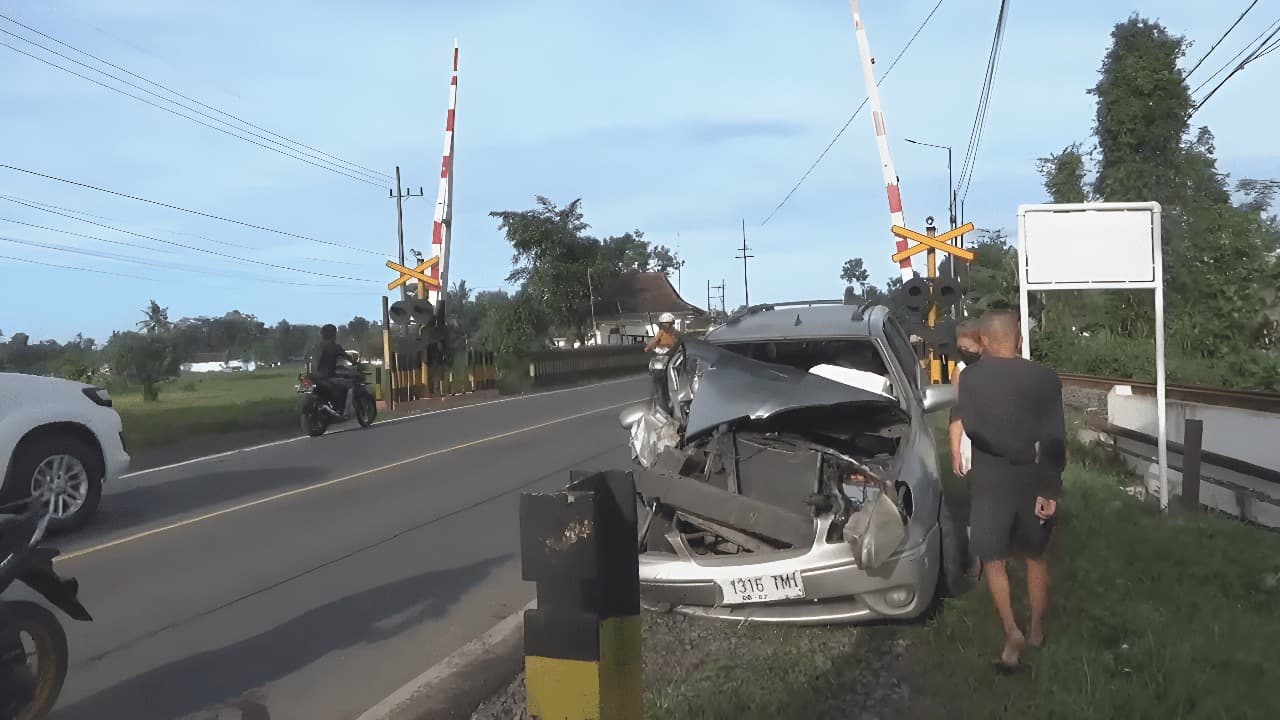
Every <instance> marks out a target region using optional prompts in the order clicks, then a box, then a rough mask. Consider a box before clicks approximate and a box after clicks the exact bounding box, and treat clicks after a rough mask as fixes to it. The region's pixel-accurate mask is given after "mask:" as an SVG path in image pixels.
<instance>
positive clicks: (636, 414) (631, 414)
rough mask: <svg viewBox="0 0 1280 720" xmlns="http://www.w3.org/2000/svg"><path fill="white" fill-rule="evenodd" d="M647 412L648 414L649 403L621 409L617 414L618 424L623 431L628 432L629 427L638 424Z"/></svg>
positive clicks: (640, 403) (639, 403)
mask: <svg viewBox="0 0 1280 720" xmlns="http://www.w3.org/2000/svg"><path fill="white" fill-rule="evenodd" d="M647 412H649V403H648V402H647V401H646V402H638V403H635V404H633V405H628V406H626V407H625V408H623V409H622V412H620V413H618V424H619V425H621V426H622V429H623V430H630V429H631V426H632V425H635V424H636V423H638V422H640V418H642V417H644V415H645V413H647Z"/></svg>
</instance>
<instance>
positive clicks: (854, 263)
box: [840, 258, 871, 299]
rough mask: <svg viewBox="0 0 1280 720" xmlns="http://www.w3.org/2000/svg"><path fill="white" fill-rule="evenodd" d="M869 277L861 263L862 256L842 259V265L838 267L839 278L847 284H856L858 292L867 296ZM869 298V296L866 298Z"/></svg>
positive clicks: (869, 274)
mask: <svg viewBox="0 0 1280 720" xmlns="http://www.w3.org/2000/svg"><path fill="white" fill-rule="evenodd" d="M870 277H871V273H869V272H867V268H866V267H865V266H864V265H863V262H862V258H850V259H849V260H845V261H844V265H843V266H842V267H841V268H840V279H841V280H843V281H845V284H847V285H854V284H857V286H858V290H859V294H860V295H862V297H864V298H866V297H867V280H868V279H869V278H870ZM867 299H870V298H867Z"/></svg>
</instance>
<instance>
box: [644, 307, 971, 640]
mask: <svg viewBox="0 0 1280 720" xmlns="http://www.w3.org/2000/svg"><path fill="white" fill-rule="evenodd" d="M839 343H846V344H850V346H857V344H858V343H866V344H869V345H870V346H871V347H874V348H875V351H876V353H878V354H879V357H880V359H881V360H882V361H883V368H884V369H885V370H886V373H885V379H886V380H887V381H888V384H889V386H891V387H892V393H891V394H892V397H884V396H880V395H876V394H875V393H871V392H868V391H866V390H862V389H857V388H853V387H849V386H847V385H842V384H840V383H837V382H835V381H834V380H830V379H827V378H825V377H819V376H818V375H815V374H812V373H809V372H807V370H806V369H804V368H802V367H801V368H797V367H795V366H794V365H793V366H791V367H784V366H782V365H779V364H774V363H766V362H760V361H758V360H754V359H751V358H749V357H744V356H743V354H744V353H745V352H746V351H745V350H744V348H760V347H768V346H773V347H778V346H782V347H788V348H796V347H799V348H802V350H801V351H800V356H803V352H806V351H807V350H804V349H807V348H809V347H814V348H826V347H828V346H830V347H835V346H837V344H839ZM779 344H781V345H779ZM685 350H686V352H687V355H688V358H691V359H692V361H688V358H686V361H687V364H688V366H689V371H688V373H687V375H686V377H689V378H690V379H689V382H688V385H689V392H687V393H685V395H684V397H685V398H687V401H686V402H684V403H682V404H679V403H678V404H677V405H676V407H674V408H668V409H667V412H663V411H662V410H661V409H657V408H654V407H652V406H651V407H649V408H648V409H647V410H645V411H642V409H641V408H629V409H628V410H627V411H624V413H623V417H622V422H623V424H624V425H626V426H629V427H630V429H631V431H632V439H633V447H635V446H636V444H637V441H638V440H640V441H643V440H645V439H646V438H644V437H638V436H643V435H645V433H644V431H643V430H642V426H643V425H644V424H645V422H646V420H647V421H648V426H649V427H664V428H666V429H667V432H666V433H665V434H664V435H663V437H665V438H667V441H666V442H663V441H662V440H657V441H655V440H654V437H653V436H651V437H648V438H647V439H648V440H649V441H651V444H652V445H656V452H655V449H654V447H649V448H648V452H647V457H646V458H644V460H645V461H642V462H640V463H639V464H640V465H641V467H639V468H638V470H637V472H636V477H637V488H638V490H639V493H640V502H641V503H642V505H644V508H642V509H641V511H640V523H641V525H642V530H641V535H642V537H641V543H642V552H641V554H640V559H639V566H640V583H641V596H642V601H643V603H644V604H645V606H646V607H648V608H650V609H657V610H671V611H676V612H682V613H686V614H692V615H704V616H711V617H717V618H724V619H732V620H750V621H759V622H786V623H801V624H828V623H845V622H857V621H866V620H872V619H885V618H911V617H916V616H919V615H920V614H922V613H923V612H924V611H925V610H926V609H927V608H928V606H929V605H930V604H931V602H932V600H933V598H934V596H935V593H936V592H937V591H938V589H939V588H938V582H939V579H940V573H942V572H943V566H944V559H945V560H947V561H948V563H950V566H951V567H957V565H956V562H958V560H959V559H958V558H954V557H950V555H951V554H954V550H953V549H948V550H947V554H948V557H946V558H944V549H943V546H944V545H948V546H952V547H954V543H953V542H951V541H949V540H948V541H946V542H944V535H947V534H949V533H953V532H954V531H953V530H952V529H951V528H950V525H949V519H948V516H947V515H946V512H945V508H944V505H943V503H942V491H941V485H940V477H939V469H938V459H937V448H936V445H935V440H934V436H933V433H932V432H931V431H930V428H929V425H928V422H927V419H926V416H927V413H928V412H931V411H934V410H938V409H942V408H945V407H948V406H950V405H951V404H953V403H954V397H955V396H954V391H953V388H951V387H950V386H933V387H922V386H921V378H920V375H921V373H920V366H919V363H918V362H917V361H916V360H915V355H914V352H913V351H912V350H911V347H910V345H909V342H908V339H907V336H906V334H905V333H903V332H902V330H901V328H900V327H899V326H898V324H897V323H896V322H895V321H893V320H892V319H891V317H890V315H889V312H888V310H887V309H886V308H884V307H881V306H873V307H864V308H854V307H852V306H849V305H842V304H822V305H818V304H814V305H809V306H798V307H797V306H786V307H784V306H763V307H756V308H752V309H750V310H748V311H746V312H743V313H740V314H739V315H736V316H735V317H733V318H731V319H730V321H728V322H727V323H726V324H724V325H722V326H720V327H718V328H716V329H714V330H712V331H711V332H710V333H708V335H707V337H706V344H702V343H699V342H696V341H689V342H687V343H686V347H685ZM789 418H794V419H789ZM823 418H825V419H823ZM830 418H851V419H852V420H851V421H857V420H858V419H859V418H863V419H867V421H868V422H871V423H872V424H873V425H874V424H876V423H885V427H886V428H891V429H892V431H893V432H889V433H888V434H889V435H890V436H891V437H893V438H894V440H895V441H896V451H895V452H893V454H892V457H884V456H883V454H881V456H877V457H875V458H872V457H866V458H858V457H851V456H850V455H848V454H846V453H844V452H843V451H841V450H838V449H836V448H835V445H831V446H824V445H823V444H821V443H816V444H815V443H810V442H809V441H808V440H807V439H806V437H807V436H810V435H811V434H812V431H813V430H814V428H817V427H818V426H820V425H821V424H822V423H824V422H827V423H830V422H833V421H832V420H831V419H830ZM874 418H881V419H880V420H874V422H873V419H874ZM841 422H843V421H841ZM788 423H791V425H790V426H789V425H788ZM672 425H675V426H678V427H679V429H680V438H679V442H678V443H677V442H674V438H672V437H671V432H670V430H671V426H672ZM886 432H887V431H886ZM711 433H720V434H724V435H725V436H729V437H731V439H730V440H727V441H723V440H720V439H716V440H708V437H709V435H710V434H711ZM718 442H729V443H731V444H732V445H733V447H734V448H740V447H742V446H743V445H744V444H745V445H746V446H748V447H749V449H750V451H751V452H753V453H754V455H751V457H749V458H747V459H745V460H744V459H743V457H742V452H743V451H741V450H739V449H734V450H732V451H729V452H730V454H731V455H732V464H733V465H734V468H735V469H734V470H733V471H730V470H729V469H728V467H727V465H726V464H725V463H728V462H729V461H728V460H723V461H722V462H721V466H722V467H721V469H723V470H724V472H725V474H726V475H728V476H731V477H732V480H730V481H729V485H728V486H727V489H726V488H725V487H709V486H708V483H707V482H704V481H705V480H706V479H707V478H709V477H710V476H711V470H710V468H711V467H713V466H715V462H716V461H715V460H714V459H710V458H712V457H713V456H715V454H716V452H718V451H717V450H716V449H715V448H714V447H711V446H713V445H715V444H716V443H718ZM708 448H710V449H708ZM771 451H773V452H772V455H773V456H776V457H773V458H772V459H768V458H767V459H764V460H759V461H758V462H764V463H771V464H770V465H765V466H764V467H766V468H769V469H767V470H765V471H764V475H765V476H766V477H767V478H773V479H776V481H777V482H776V484H771V483H769V482H767V481H766V482H763V483H762V482H761V478H760V473H756V475H757V477H756V478H755V479H754V480H753V483H754V488H756V489H755V490H752V491H748V490H747V489H746V488H745V487H744V486H742V485H740V484H739V480H740V479H745V477H746V474H744V473H743V471H742V468H743V467H746V465H744V463H749V462H752V461H756V458H759V457H763V456H765V455H770V454H771ZM655 455H656V456H658V457H659V459H658V460H657V461H655V460H654V457H655ZM704 457H706V458H708V459H707V460H706V462H705V467H704V465H703V464H699V463H701V461H702V458H704ZM815 457H817V458H818V459H817V461H816V462H817V465H816V469H815V472H814V479H815V480H816V481H817V487H818V490H819V492H818V493H816V494H815V495H813V496H812V497H817V496H818V495H821V494H822V493H823V488H826V499H825V500H816V501H815V502H817V503H818V505H822V504H823V503H824V502H826V503H828V504H830V503H834V508H833V507H816V506H815V508H814V510H813V512H812V513H811V515H810V516H809V518H808V521H809V522H810V523H811V529H809V530H807V531H805V532H804V534H803V537H801V536H800V535H799V532H800V530H801V529H802V526H800V525H799V523H802V522H804V517H803V515H802V514H801V513H799V512H797V511H796V510H795V508H794V505H793V504H792V500H791V498H790V497H789V496H788V494H787V492H788V491H787V490H786V488H787V487H788V486H789V485H790V486H794V487H795V488H805V487H807V484H808V483H809V480H808V479H807V476H805V477H800V476H798V475H796V476H790V477H789V476H788V475H790V474H791V473H790V471H788V470H786V468H791V467H795V468H807V467H810V466H811V465H812V464H813V462H814V458H815ZM637 459H640V458H637ZM796 462H798V463H800V464H799V465H795V463H796ZM831 462H835V463H839V464H840V468H842V470H839V471H832V470H829V466H828V463H831ZM788 463H791V464H788ZM775 467H776V468H782V470H781V471H779V472H774V471H773V470H772V468H775ZM681 468H683V469H681ZM691 468H692V469H691ZM850 469H853V470H852V471H853V472H854V476H853V477H858V478H860V479H861V481H860V482H859V484H858V485H857V486H856V487H855V486H850V485H835V484H833V483H832V482H830V481H829V480H824V478H829V477H831V476H832V475H831V473H832V472H840V473H843V472H848V471H849V470H850ZM806 472H807V471H806ZM770 473H773V474H772V475H770ZM699 475H701V477H699ZM836 477H843V475H840V474H837V475H836ZM868 478H871V479H873V480H874V482H872V481H871V480H868ZM837 488H838V489H837ZM859 491H861V493H862V495H861V497H857V493H858V492H859ZM751 492H754V493H755V496H754V497H747V495H750V494H751ZM761 499H763V500H764V502H763V503H762V502H761ZM794 499H795V501H796V502H801V501H804V498H801V497H796V498H794ZM842 508H843V509H842ZM654 510H656V511H657V512H652V511H654ZM664 523H665V524H664ZM655 524H656V526H657V529H656V530H655ZM855 526H856V527H855ZM691 528H692V531H691V530H690V529H691ZM708 538H709V540H708ZM779 538H782V539H781V540H780V539H779ZM664 540H665V542H663V541H664ZM704 541H705V542H704ZM707 544H709V545H710V547H712V548H713V550H712V551H708V550H707V547H706V545H707ZM655 545H658V546H660V547H656V548H655V547H653V546H655ZM721 547H728V548H729V551H727V552H723V553H722V552H720V551H719V548H721ZM761 582H764V583H766V584H769V583H773V584H775V585H779V586H780V587H781V588H782V589H781V590H780V591H778V592H781V593H783V594H785V595H786V597H781V596H779V594H778V592H772V591H770V592H764V590H761V593H759V594H757V593H754V592H753V590H755V589H760V583H761ZM752 583H754V584H755V587H754V588H753V587H752V585H751V584H752ZM793 585H794V586H793ZM801 587H802V594H799V593H801V590H800V588H801ZM775 589H776V588H775ZM744 591H745V592H744ZM731 594H732V595H733V597H729V595H731ZM798 594H799V595H798ZM797 595H798V596H797ZM762 597H767V598H770V599H763V600H762V599H761V598H762ZM744 598H747V599H746V600H744Z"/></svg>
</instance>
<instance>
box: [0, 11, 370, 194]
mask: <svg viewBox="0 0 1280 720" xmlns="http://www.w3.org/2000/svg"><path fill="white" fill-rule="evenodd" d="M0 17H3V16H0ZM0 33H4V34H5V35H8V36H10V37H14V38H17V39H18V40H21V41H22V42H25V43H28V44H30V45H33V46H35V47H38V48H40V49H41V50H44V51H45V52H47V53H49V54H51V55H56V56H57V57H60V58H62V59H63V60H66V61H67V62H71V63H75V64H76V65H79V66H80V67H82V68H85V69H86V70H91V71H93V72H96V73H98V74H100V75H105V76H106V77H109V78H111V79H112V80H115V81H116V82H119V83H123V84H125V85H127V86H129V87H131V88H134V89H136V90H140V91H142V92H144V93H146V94H148V95H150V96H152V97H155V98H158V99H160V100H162V101H164V102H167V103H170V104H172V105H175V106H177V107H180V108H182V109H183V110H188V111H190V112H193V113H195V114H197V115H199V116H201V117H205V118H208V119H210V120H212V121H214V122H216V123H221V124H222V125H226V126H227V127H229V128H231V129H233V130H238V131H240V132H244V133H247V134H249V135H252V136H253V137H256V138H259V139H261V140H265V141H267V142H269V143H272V144H274V145H279V146H280V147H282V148H285V149H286V150H292V151H295V152H299V153H301V154H302V155H305V156H307V157H310V158H313V159H315V160H318V161H320V162H321V163H325V164H326V166H320V167H325V169H331V168H328V167H327V165H335V167H338V168H339V169H341V170H343V171H350V172H354V173H356V174H359V175H363V176H367V179H369V180H382V179H383V178H382V176H381V175H380V174H379V173H377V172H373V171H367V172H366V171H363V170H353V169H351V168H345V167H341V166H337V165H336V164H335V163H333V162H332V161H329V160H325V159H324V158H323V157H320V156H319V155H315V154H312V153H307V152H304V151H302V150H297V149H296V148H292V147H289V146H288V145H285V144H284V143H281V142H279V141H277V140H272V139H271V138H269V137H267V136H265V135H260V134H258V133H255V132H253V131H251V130H246V129H244V128H241V127H238V126H236V125H233V124H232V123H229V122H227V121H225V120H222V119H220V118H218V117H215V116H213V115H210V114H209V113H206V112H203V111H201V110H197V109H196V108H192V107H188V106H187V105H183V104H182V103H179V102H177V101H175V100H173V99H171V98H167V97H165V96H164V95H161V94H160V93H157V92H154V91H152V90H148V89H147V88H145V87H142V86H141V85H139V84H137V83H135V82H130V81H128V80H125V79H124V78H121V77H118V76H116V75H112V74H111V73H109V72H106V71H105V70H101V69H99V68H96V67H93V66H92V65H89V64H87V63H83V62H80V61H79V60H76V59H75V58H73V57H68V56H67V55H64V54H62V53H60V52H58V51H57V50H54V49H52V48H50V47H47V46H45V45H41V44H40V43H38V42H35V41H34V40H30V39H28V38H24V37H22V36H21V35H18V34H16V33H13V32H10V31H8V30H5V29H4V28H0ZM64 44H65V43H64ZM6 47H9V48H11V49H15V50H16V48H13V46H12V45H7V46H6ZM86 54H87V53H86ZM28 57H34V56H31V55H28ZM36 59H39V58H36ZM50 64H51V65H52V63H50ZM53 67H57V68H59V69H63V70H66V68H62V67H61V66H59V65H53ZM77 76H78V77H85V76H83V75H78V74H77ZM85 79H89V78H87V77H86V78H85ZM99 84H101V83H99ZM112 89H113V90H116V91H118V92H122V91H119V90H118V88H112ZM124 94H126V95H129V97H135V99H139V100H141V98H136V96H134V95H130V94H129V93H124ZM160 109H162V110H164V109H166V108H163V107H161V108H160ZM183 117H186V116H183ZM202 124H203V123H202ZM213 129H214V130H218V128H213ZM237 137H239V136H237ZM255 144H256V143H255ZM262 147H266V146H262ZM267 149H272V148H267ZM290 157H294V156H292V155H290ZM298 159H301V158H298ZM348 177H352V176H350V175H348Z"/></svg>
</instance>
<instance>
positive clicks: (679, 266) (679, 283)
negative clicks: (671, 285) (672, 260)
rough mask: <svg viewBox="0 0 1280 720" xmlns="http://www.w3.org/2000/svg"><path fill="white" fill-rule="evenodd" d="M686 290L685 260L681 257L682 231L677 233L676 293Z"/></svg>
mask: <svg viewBox="0 0 1280 720" xmlns="http://www.w3.org/2000/svg"><path fill="white" fill-rule="evenodd" d="M683 292H684V260H681V259H680V233H679V232H677V233H676V294H677V295H679V294H681V293H683Z"/></svg>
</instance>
